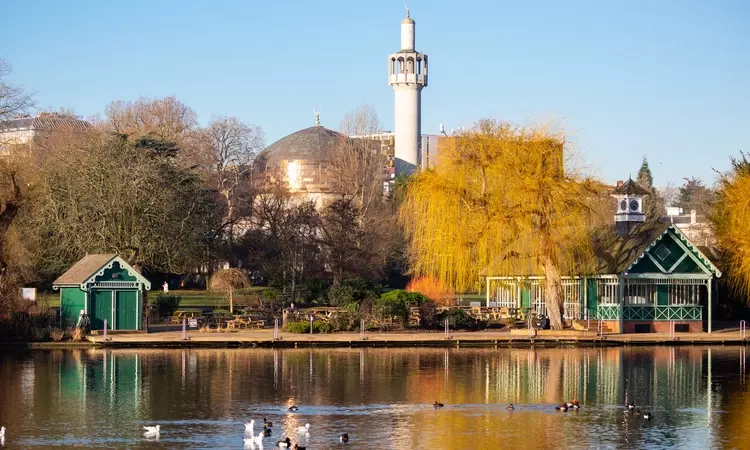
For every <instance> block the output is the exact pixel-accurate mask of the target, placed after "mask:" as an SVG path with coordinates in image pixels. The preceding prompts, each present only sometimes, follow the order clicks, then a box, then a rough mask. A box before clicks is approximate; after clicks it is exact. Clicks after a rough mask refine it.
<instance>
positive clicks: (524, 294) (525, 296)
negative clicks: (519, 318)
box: [521, 287, 531, 308]
mask: <svg viewBox="0 0 750 450" xmlns="http://www.w3.org/2000/svg"><path fill="white" fill-rule="evenodd" d="M521 308H531V291H530V290H529V288H528V287H522V288H521Z"/></svg>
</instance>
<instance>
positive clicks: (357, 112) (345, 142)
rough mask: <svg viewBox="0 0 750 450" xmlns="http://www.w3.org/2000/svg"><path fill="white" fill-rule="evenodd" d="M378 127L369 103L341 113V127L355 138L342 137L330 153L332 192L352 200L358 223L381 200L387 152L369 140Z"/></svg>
mask: <svg viewBox="0 0 750 450" xmlns="http://www.w3.org/2000/svg"><path fill="white" fill-rule="evenodd" d="M379 128H380V121H379V119H378V116H377V114H376V113H375V111H374V110H373V109H372V107H370V106H367V105H365V106H361V107H359V108H356V109H354V110H352V111H350V112H348V113H346V115H345V116H344V120H343V121H342V124H341V129H342V130H343V131H344V132H345V134H347V135H349V136H360V137H358V138H355V139H350V138H347V139H341V140H340V141H339V143H338V144H337V145H336V147H335V148H334V149H333V151H332V153H331V165H330V174H331V183H332V188H333V191H334V192H336V193H338V194H340V195H341V196H342V197H344V198H351V199H353V200H354V203H355V205H356V207H357V208H358V209H359V216H360V217H359V218H358V222H359V224H360V226H363V225H364V222H365V221H366V220H365V218H366V217H368V215H369V213H370V207H371V206H372V205H373V204H374V203H378V202H382V201H383V182H384V181H386V178H385V175H386V172H385V170H386V164H387V163H388V158H387V155H386V154H385V153H384V152H383V151H382V149H381V145H380V141H378V140H375V139H368V138H367V137H366V136H369V135H372V134H374V133H376V132H377V131H378V129H379Z"/></svg>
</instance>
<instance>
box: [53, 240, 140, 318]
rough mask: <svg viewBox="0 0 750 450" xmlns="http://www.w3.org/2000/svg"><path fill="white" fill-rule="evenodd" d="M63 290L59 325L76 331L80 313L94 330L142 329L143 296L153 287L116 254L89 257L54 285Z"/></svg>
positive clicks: (79, 262) (74, 266) (61, 292)
mask: <svg viewBox="0 0 750 450" xmlns="http://www.w3.org/2000/svg"><path fill="white" fill-rule="evenodd" d="M52 287H53V288H54V289H55V290H58V289H59V290H60V322H61V326H62V327H65V328H67V327H74V326H75V325H76V323H77V322H78V317H79V316H80V314H81V312H82V311H83V312H84V313H86V314H88V316H89V318H90V320H91V329H92V330H102V329H104V320H105V319H106V320H107V329H109V330H141V329H143V325H142V324H143V320H142V318H143V292H144V291H147V290H150V289H151V283H150V282H149V281H148V280H147V279H146V278H144V277H143V276H142V275H141V274H140V273H138V271H137V270H135V269H134V268H133V267H132V266H130V265H129V264H128V263H126V262H125V261H124V260H123V259H122V258H120V257H119V256H117V255H115V254H94V255H86V256H84V257H83V259H81V260H80V261H78V262H77V263H75V264H74V265H73V266H72V267H71V268H70V269H68V270H67V271H66V272H65V273H64V274H62V275H61V276H60V277H59V278H58V279H57V280H55V282H54V283H53V284H52Z"/></svg>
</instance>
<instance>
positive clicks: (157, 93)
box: [0, 0, 750, 185]
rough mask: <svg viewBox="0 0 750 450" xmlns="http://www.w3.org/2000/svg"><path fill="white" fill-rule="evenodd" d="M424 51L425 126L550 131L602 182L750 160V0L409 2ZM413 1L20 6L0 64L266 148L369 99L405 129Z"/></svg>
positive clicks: (51, 94)
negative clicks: (397, 114) (403, 61)
mask: <svg viewBox="0 0 750 450" xmlns="http://www.w3.org/2000/svg"><path fill="white" fill-rule="evenodd" d="M408 4H409V7H410V9H411V12H412V17H413V18H414V19H415V20H416V22H417V37H416V39H417V49H418V50H419V51H422V52H425V53H427V54H428V55H429V57H430V85H429V87H427V88H426V89H425V90H424V91H423V97H422V98H423V103H422V104H423V113H422V117H423V119H422V129H423V132H425V133H437V132H438V125H439V123H441V122H442V123H444V124H445V126H446V128H448V129H450V128H452V127H458V126H470V125H471V124H472V123H474V122H476V121H477V120H478V119H481V118H485V117H491V118H496V119H502V120H509V121H513V122H515V123H518V124H527V123H539V122H547V121H553V122H555V123H559V124H562V125H563V127H564V129H565V130H566V131H567V133H568V136H569V140H570V141H571V142H572V143H573V144H574V145H575V147H576V148H577V149H579V150H580V152H581V153H582V154H583V155H584V157H585V158H586V162H587V165H590V166H592V167H595V168H597V173H598V175H599V176H601V177H602V178H604V179H605V180H607V181H614V180H617V179H622V178H627V177H628V175H629V174H631V173H632V174H633V177H635V173H636V172H637V170H638V167H639V165H640V162H641V158H642V157H643V156H644V155H646V156H647V157H648V159H649V162H650V165H651V168H652V171H653V174H654V179H655V184H656V185H664V184H665V183H666V182H673V183H677V184H680V183H681V180H682V178H683V177H687V176H699V177H701V178H703V179H704V180H705V181H707V182H709V183H712V182H713V180H714V178H715V176H714V172H713V170H712V169H714V168H715V169H719V170H724V169H726V168H727V167H728V166H729V156H731V155H738V154H739V150H744V151H750V145H749V144H750V2H747V1H744V0H736V1H722V0H718V1H703V2H697V1H690V0H682V1H677V0H659V1H627V2H626V1H604V2H603V1H575V0H572V1H567V2H558V1H548V2H537V1H525V2H506V1H472V0H464V1H462V2H443V1H436V0H412V1H409V2H408ZM404 14H405V11H404V2H403V1H394V0H379V1H358V2H351V1H327V0H317V1H301V0H300V1H272V2H269V1H263V2H260V1H236V2H235V1H215V2H205V1H204V2H198V1H194V2H191V1H185V0H183V1H165V0H162V1H127V2H114V1H113V2H101V1H94V0H86V1H84V0H81V1H74V2H57V1H54V2H53V1H35V2H10V3H6V4H4V5H3V7H2V14H0V30H2V33H1V36H2V39H1V40H0V58H5V59H7V60H8V61H10V62H11V63H12V64H13V65H14V68H15V74H14V75H13V77H12V78H11V81H13V82H15V83H21V84H23V85H24V86H25V87H26V88H28V89H30V90H34V91H36V92H37V93H38V95H37V103H38V106H40V107H42V108H46V107H48V106H49V107H53V108H59V107H66V108H70V109H73V110H75V111H76V112H77V113H78V114H81V115H84V116H90V115H95V114H101V113H103V111H104V108H105V106H106V105H107V103H109V102H110V101H113V100H134V99H136V98H138V97H139V96H148V97H163V96H167V95H174V96H176V97H177V98H179V99H180V100H181V101H183V102H184V103H186V104H188V105H189V106H191V107H192V108H193V109H194V110H195V111H196V112H197V113H198V116H199V118H200V120H201V122H203V123H205V122H207V121H208V120H209V119H210V118H211V116H212V115H215V114H224V115H235V116H237V117H239V118H240V119H241V120H244V121H246V122H249V123H253V124H256V125H260V126H261V127H263V129H264V130H265V133H266V142H267V143H268V144H270V143H272V142H273V141H275V140H276V139H278V138H280V137H282V136H284V135H286V134H288V133H291V132H293V131H296V130H298V129H301V128H305V127H307V126H310V125H312V124H313V123H314V117H313V115H312V108H313V106H314V105H318V107H319V109H321V110H322V114H321V122H322V124H323V125H325V126H328V127H330V128H334V129H336V128H338V126H339V123H340V120H341V118H342V117H343V115H344V113H345V112H346V111H347V110H350V109H352V108H355V107H357V106H358V105H361V104H364V103H368V104H370V105H372V106H373V107H374V108H375V109H376V110H377V111H378V113H379V115H380V119H381V121H382V122H383V124H384V128H386V129H392V128H393V125H392V124H393V92H392V91H391V89H390V88H389V87H388V85H387V82H386V76H387V66H386V60H387V55H388V53H389V52H394V51H396V50H397V49H398V47H399V23H400V21H401V19H402V18H403V17H404Z"/></svg>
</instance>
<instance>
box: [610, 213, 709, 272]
mask: <svg viewBox="0 0 750 450" xmlns="http://www.w3.org/2000/svg"><path fill="white" fill-rule="evenodd" d="M669 230H672V231H673V232H674V233H675V235H676V236H677V238H678V239H677V240H675V243H676V244H677V245H679V246H680V247H681V248H682V249H683V250H684V251H685V252H686V253H687V254H688V256H689V257H690V258H691V259H693V260H694V261H695V262H696V263H698V265H699V266H702V267H701V270H703V271H704V272H706V273H709V271H710V272H713V273H715V274H716V277H721V271H720V270H719V269H718V268H717V267H716V266H715V265H714V264H713V263H712V262H711V260H710V259H708V258H707V257H706V255H704V254H703V253H702V252H701V251H700V250H698V248H697V247H695V246H694V245H693V243H692V242H691V241H690V239H688V237H687V236H685V234H684V233H683V232H682V231H680V229H679V228H677V227H676V226H674V225H673V224H671V225H669V226H668V227H667V228H666V229H665V230H664V231H663V232H662V233H661V234H659V236H657V237H656V238H654V240H653V241H652V242H651V244H649V246H648V247H646V249H645V250H643V252H642V253H641V254H640V255H638V257H637V258H635V259H634V260H633V262H631V263H630V265H629V266H628V268H627V269H625V274H626V275H627V274H628V272H630V270H631V269H632V268H633V267H635V265H636V264H638V261H640V260H641V259H643V257H644V256H646V255H647V253H648V252H649V250H651V249H652V248H654V246H655V245H656V243H657V242H659V241H661V240H662V238H664V235H666V234H667V233H669ZM695 254H697V255H698V257H696V256H695ZM707 269H708V270H707Z"/></svg>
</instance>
